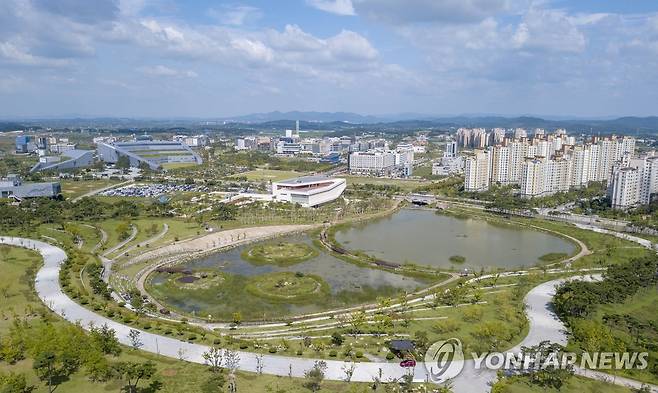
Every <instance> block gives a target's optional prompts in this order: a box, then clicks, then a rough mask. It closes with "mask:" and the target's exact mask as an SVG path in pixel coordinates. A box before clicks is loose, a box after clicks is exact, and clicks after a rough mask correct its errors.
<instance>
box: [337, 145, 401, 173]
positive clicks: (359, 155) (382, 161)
mask: <svg viewBox="0 0 658 393" xmlns="http://www.w3.org/2000/svg"><path fill="white" fill-rule="evenodd" d="M412 154H413V152H412ZM349 168H350V173H352V174H359V175H375V176H385V175H388V174H390V173H391V172H392V171H393V169H394V168H395V153H394V152H392V151H385V150H374V151H365V152H363V151H357V152H354V153H351V154H350V157H349Z"/></svg>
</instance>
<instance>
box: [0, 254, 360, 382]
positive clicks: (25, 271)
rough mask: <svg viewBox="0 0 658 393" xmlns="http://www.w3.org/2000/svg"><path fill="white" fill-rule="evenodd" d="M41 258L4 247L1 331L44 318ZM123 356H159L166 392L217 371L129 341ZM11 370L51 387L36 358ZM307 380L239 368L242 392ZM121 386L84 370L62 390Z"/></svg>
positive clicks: (5, 367)
mask: <svg viewBox="0 0 658 393" xmlns="http://www.w3.org/2000/svg"><path fill="white" fill-rule="evenodd" d="M41 263H42V260H41V257H40V256H39V255H38V254H37V253H35V252H32V251H29V250H26V249H22V248H14V247H7V246H1V247H0V271H2V274H3V285H4V287H2V286H0V288H6V296H4V293H5V292H4V290H3V296H4V298H3V300H2V301H1V302H0V336H3V335H5V334H6V333H7V331H8V328H9V327H10V326H11V324H12V323H13V320H14V319H18V318H20V319H23V318H25V319H26V320H27V321H30V323H35V324H37V323H41V322H40V320H39V318H38V317H37V316H36V314H35V312H34V311H33V310H36V309H42V308H43V305H42V304H41V303H40V301H39V299H38V298H37V297H36V295H35V294H34V290H33V280H34V274H35V272H36V270H37V268H38V266H39V265H40V264H41ZM46 313H47V314H48V313H49V312H46ZM51 315H52V314H51ZM66 323H68V322H65V321H62V320H60V319H58V318H55V319H54V324H56V325H61V324H66ZM117 360H120V361H138V362H144V361H147V360H151V361H153V362H155V364H156V368H157V370H158V374H157V378H158V379H159V380H160V381H161V382H162V389H161V390H160V392H164V393H198V392H200V391H201V385H202V384H203V382H204V381H205V380H206V379H207V378H208V377H209V376H210V375H211V374H210V372H209V371H208V368H207V367H205V366H203V365H199V364H193V363H187V362H184V361H180V360H176V359H170V358H165V357H162V356H156V355H153V354H148V353H145V352H140V351H133V350H130V349H128V348H125V347H124V349H123V353H122V354H121V355H120V357H119V358H118V359H117ZM10 371H11V372H18V373H25V375H26V378H27V381H28V383H29V384H30V385H33V386H35V389H34V390H33V393H45V392H47V391H48V389H47V387H46V386H45V384H44V383H43V382H41V381H39V379H38V378H37V376H36V375H35V373H34V371H33V370H32V361H31V360H30V359H27V360H23V361H20V362H18V363H16V364H13V365H10V364H7V363H5V362H2V361H0V373H6V372H10ZM302 383H303V382H302V380H301V379H295V378H288V377H274V376H268V375H256V374H253V373H243V372H238V373H237V386H238V389H239V390H238V391H242V392H257V393H260V392H278V391H285V392H295V393H297V392H299V393H301V392H306V391H308V390H306V389H305V388H303V387H302ZM355 385H358V384H354V383H353V384H347V383H344V382H325V383H323V385H322V390H321V391H325V392H350V391H352V389H353V388H355V387H356V386H355ZM121 386H122V385H121V383H120V382H119V381H109V382H106V383H97V382H91V381H89V379H88V378H87V377H86V376H85V375H84V373H83V372H82V371H78V372H75V373H74V374H72V375H71V376H70V377H69V378H68V379H67V380H65V381H64V382H63V383H62V384H61V385H59V387H58V388H57V389H56V391H57V392H66V393H107V392H119V391H120V388H121Z"/></svg>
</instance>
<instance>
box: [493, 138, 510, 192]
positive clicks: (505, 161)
mask: <svg viewBox="0 0 658 393" xmlns="http://www.w3.org/2000/svg"><path fill="white" fill-rule="evenodd" d="M509 160H510V149H509V147H507V146H500V145H498V146H494V147H493V148H492V149H491V181H492V182H494V183H500V184H507V183H509V179H510V177H509Z"/></svg>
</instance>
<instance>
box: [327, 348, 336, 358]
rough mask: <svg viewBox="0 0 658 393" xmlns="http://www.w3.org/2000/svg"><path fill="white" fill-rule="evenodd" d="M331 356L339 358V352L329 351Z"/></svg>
mask: <svg viewBox="0 0 658 393" xmlns="http://www.w3.org/2000/svg"><path fill="white" fill-rule="evenodd" d="M329 356H330V357H332V358H335V357H336V356H338V352H337V351H336V350H335V349H332V350H331V351H329Z"/></svg>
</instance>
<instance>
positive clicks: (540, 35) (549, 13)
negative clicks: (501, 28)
mask: <svg viewBox="0 0 658 393" xmlns="http://www.w3.org/2000/svg"><path fill="white" fill-rule="evenodd" d="M512 42H513V45H514V47H515V48H517V49H526V50H551V51H556V52H573V53H579V52H582V51H583V50H584V49H585V46H586V44H587V40H586V38H585V35H584V34H583V33H582V32H581V31H580V30H579V29H578V27H577V26H576V24H575V23H574V20H572V19H571V18H569V17H568V15H567V14H566V13H565V12H564V11H560V10H551V9H539V8H534V7H533V8H531V9H530V10H529V11H528V12H527V13H526V14H525V15H524V16H523V21H522V22H521V23H520V24H519V26H518V27H517V28H516V31H515V33H514V35H513V36H512Z"/></svg>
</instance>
